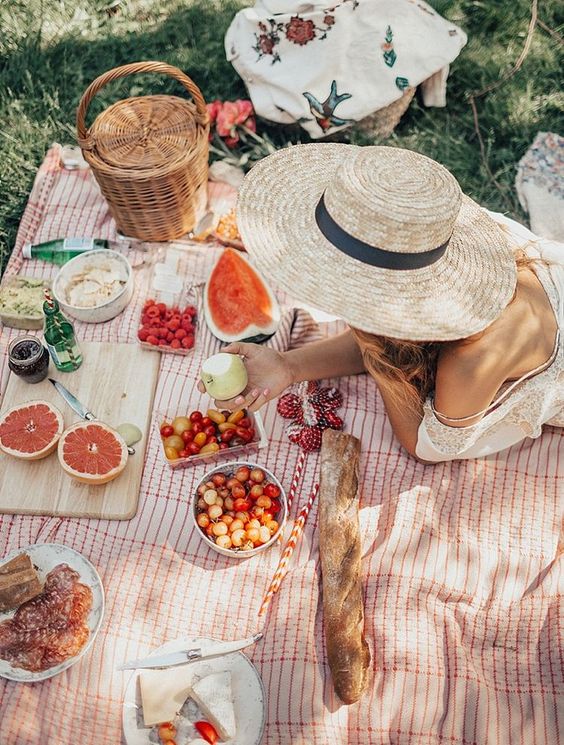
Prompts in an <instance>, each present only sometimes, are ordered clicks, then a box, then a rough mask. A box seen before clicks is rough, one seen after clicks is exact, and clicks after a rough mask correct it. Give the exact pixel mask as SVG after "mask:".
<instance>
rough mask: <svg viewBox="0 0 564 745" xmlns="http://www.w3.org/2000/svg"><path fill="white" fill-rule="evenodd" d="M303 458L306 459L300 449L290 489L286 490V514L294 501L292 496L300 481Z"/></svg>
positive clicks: (294, 494) (303, 451)
mask: <svg viewBox="0 0 564 745" xmlns="http://www.w3.org/2000/svg"><path fill="white" fill-rule="evenodd" d="M305 459H306V453H305V450H300V456H299V458H298V462H297V463H296V468H295V470H294V478H293V479H292V483H291V485H290V491H289V492H288V500H287V501H288V514H290V509H291V507H292V502H293V501H294V497H295V496H296V491H297V488H298V484H299V483H300V478H301V477H302V471H303V470H304V463H305Z"/></svg>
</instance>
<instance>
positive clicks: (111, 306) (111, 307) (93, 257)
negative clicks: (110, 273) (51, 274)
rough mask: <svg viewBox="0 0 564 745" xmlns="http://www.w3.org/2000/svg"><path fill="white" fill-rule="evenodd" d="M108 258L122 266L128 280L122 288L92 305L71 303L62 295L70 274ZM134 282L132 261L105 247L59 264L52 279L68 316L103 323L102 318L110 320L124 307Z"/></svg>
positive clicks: (99, 263)
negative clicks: (59, 266)
mask: <svg viewBox="0 0 564 745" xmlns="http://www.w3.org/2000/svg"><path fill="white" fill-rule="evenodd" d="M108 258H111V259H114V260H115V261H117V262H119V263H120V264H121V265H122V266H123V267H124V268H125V272H126V275H127V280H126V282H125V284H124V286H123V287H122V289H121V291H120V292H119V293H118V294H117V295H114V297H112V298H110V299H109V300H106V301H104V302H103V303H101V304H100V305H96V306H95V307H93V308H83V307H79V306H76V305H70V304H69V303H68V302H67V300H66V299H65V298H66V294H65V288H66V287H67V285H68V283H69V282H70V280H71V278H72V277H73V276H75V275H76V274H80V272H82V271H84V270H85V269H86V268H87V267H96V266H97V265H102V264H103V263H104V261H105V260H107V259H108ZM133 284H134V283H133V272H132V270H131V264H130V263H129V261H128V260H127V259H126V258H125V256H123V255H122V254H120V253H118V252H117V251H112V250H111V249H108V248H100V249H94V250H93V251H86V252H85V253H83V254H79V255H78V256H75V257H74V259H71V260H70V261H67V263H66V264H64V265H63V266H62V267H61V269H60V270H59V272H58V274H57V276H56V277H55V279H54V280H53V296H54V297H55V300H57V302H58V303H59V305H60V306H61V308H62V310H63V311H64V312H65V313H68V314H69V316H72V317H73V318H77V319H78V320H79V321H85V322H86V323H103V322H104V321H109V320H110V319H111V318H115V317H116V316H117V315H119V314H120V313H121V312H122V311H123V310H124V309H125V308H126V306H127V305H128V303H129V301H130V300H131V298H132V296H133Z"/></svg>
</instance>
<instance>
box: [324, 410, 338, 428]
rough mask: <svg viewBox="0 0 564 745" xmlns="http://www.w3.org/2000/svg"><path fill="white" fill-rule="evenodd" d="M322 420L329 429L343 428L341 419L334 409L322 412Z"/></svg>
mask: <svg viewBox="0 0 564 745" xmlns="http://www.w3.org/2000/svg"><path fill="white" fill-rule="evenodd" d="M323 420H324V421H325V423H326V424H327V426H328V427H331V429H343V420H342V419H341V417H340V416H337V414H335V412H334V411H327V412H325V414H323Z"/></svg>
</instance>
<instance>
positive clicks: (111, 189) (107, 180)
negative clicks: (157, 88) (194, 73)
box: [76, 62, 209, 241]
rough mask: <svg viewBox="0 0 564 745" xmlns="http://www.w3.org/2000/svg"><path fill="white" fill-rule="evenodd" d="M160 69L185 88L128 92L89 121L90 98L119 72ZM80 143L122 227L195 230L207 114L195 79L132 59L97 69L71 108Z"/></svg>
mask: <svg viewBox="0 0 564 745" xmlns="http://www.w3.org/2000/svg"><path fill="white" fill-rule="evenodd" d="M141 72H145V73H163V74H165V75H170V76H171V77H173V78H175V79H176V80H178V81H179V82H180V83H181V84H182V85H183V86H184V88H185V89H186V90H187V91H188V93H190V95H191V97H192V100H191V101H188V100H185V99H183V98H179V97H177V96H169V95H154V96H138V97H136V98H126V99H124V100H122V101H118V102H117V103H114V104H112V105H111V106H110V107H109V108H107V109H106V110H105V111H103V112H102V113H101V114H99V116H98V117H97V118H96V120H95V121H94V123H93V124H92V125H91V126H90V127H88V128H87V127H86V124H85V117H86V112H87V110H88V107H89V105H90V102H91V101H92V99H93V98H94V96H95V95H96V94H97V93H98V91H99V90H100V89H101V88H102V87H103V86H105V85H106V84H107V83H110V82H111V81H113V80H116V79H118V78H123V77H126V76H128V75H133V74H136V73H141ZM76 128H77V133H78V144H79V145H80V147H81V149H82V153H83V155H84V158H85V160H86V161H87V163H88V164H89V165H90V167H91V168H92V173H93V174H94V177H95V178H96V181H97V182H98V184H99V186H100V189H101V191H102V194H103V195H104V197H105V198H106V200H107V202H108V205H109V208H110V212H111V213H112V216H113V217H114V219H115V221H116V223H117V228H118V230H119V232H120V233H122V234H123V235H126V236H130V237H133V238H139V239H141V240H145V241H166V240H171V239H173V238H178V237H179V236H181V235H183V234H184V233H186V232H188V231H190V230H192V228H193V227H194V225H195V223H196V219H197V212H198V211H199V209H200V208H202V207H203V206H205V202H206V196H207V179H208V133H209V117H208V113H207V109H206V103H205V101H204V98H203V96H202V94H201V92H200V89H199V88H198V86H197V85H196V84H195V83H194V82H193V81H192V80H190V78H189V77H188V76H187V75H185V74H184V73H183V72H182V71H181V70H179V69H178V68H176V67H172V66H171V65H166V64H164V63H162V62H134V63H132V64H129V65H123V66H121V67H116V68H115V69H113V70H109V71H108V72H106V73H104V74H103V75H100V76H99V77H98V78H96V80H94V81H93V82H92V83H91V84H90V85H89V86H88V88H87V89H86V91H85V92H84V94H83V96H82V98H81V100H80V104H79V106H78V110H77V113H76Z"/></svg>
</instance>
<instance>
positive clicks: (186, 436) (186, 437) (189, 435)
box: [180, 429, 195, 444]
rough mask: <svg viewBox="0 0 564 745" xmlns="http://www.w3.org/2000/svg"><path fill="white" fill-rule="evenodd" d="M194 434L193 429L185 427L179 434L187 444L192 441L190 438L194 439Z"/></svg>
mask: <svg viewBox="0 0 564 745" xmlns="http://www.w3.org/2000/svg"><path fill="white" fill-rule="evenodd" d="M194 436H195V435H194V431H193V430H191V429H185V430H184V432H183V433H182V434H181V435H180V437H182V439H183V440H184V442H185V443H186V444H188V443H189V442H192V440H193V439H194Z"/></svg>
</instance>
